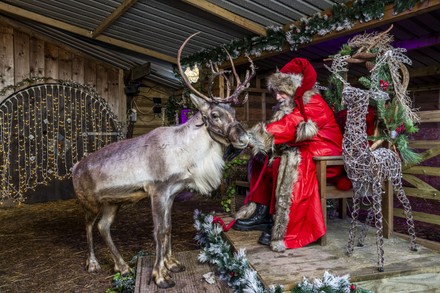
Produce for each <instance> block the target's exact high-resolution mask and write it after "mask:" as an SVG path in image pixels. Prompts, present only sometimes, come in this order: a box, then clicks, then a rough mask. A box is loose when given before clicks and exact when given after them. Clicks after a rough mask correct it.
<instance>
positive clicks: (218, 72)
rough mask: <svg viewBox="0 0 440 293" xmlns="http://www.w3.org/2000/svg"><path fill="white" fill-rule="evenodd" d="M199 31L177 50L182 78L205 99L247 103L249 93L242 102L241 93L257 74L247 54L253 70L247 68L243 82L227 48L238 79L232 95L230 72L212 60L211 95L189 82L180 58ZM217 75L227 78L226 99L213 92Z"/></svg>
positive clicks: (209, 88) (237, 103)
mask: <svg viewBox="0 0 440 293" xmlns="http://www.w3.org/2000/svg"><path fill="white" fill-rule="evenodd" d="M199 33H200V32H197V33H194V34H192V35H191V36H189V37H188V38H187V39H186V40H185V41H184V42H183V44H182V45H181V46H180V48H179V51H178V52H177V66H178V68H179V73H180V75H181V76H182V79H183V81H184V82H185V84H186V86H187V87H188V88H189V89H190V90H191V91H192V92H193V93H195V94H197V95H198V96H200V97H201V98H203V99H205V100H206V101H208V102H215V103H233V104H235V105H240V104H244V103H246V101H247V99H248V94H247V93H246V96H245V97H244V99H243V100H242V101H241V102H240V100H239V99H238V97H239V96H240V95H241V93H242V92H243V91H245V90H246V89H248V88H249V85H250V81H251V79H252V78H253V77H254V76H255V73H256V72H255V66H254V63H253V62H252V59H251V58H249V56H247V58H248V60H249V62H250V64H251V65H250V69H251V72H250V73H249V70H246V77H245V80H244V82H241V81H240V78H239V76H238V74H237V71H236V70H235V66H234V62H233V60H232V57H231V55H230V54H229V52H228V51H227V50H226V49H225V51H226V54H227V55H228V57H229V61H230V62H231V68H232V73H233V76H234V78H235V80H236V82H237V86H236V88H235V90H234V92H233V93H232V95H231V94H230V93H231V83H230V81H229V79H228V78H227V76H226V73H228V71H224V70H219V68H218V66H217V65H215V64H213V63H212V62H211V70H212V75H211V77H210V79H209V84H208V95H209V97H208V96H206V95H204V94H202V93H201V92H199V91H198V90H196V89H195V88H194V87H193V86H192V85H191V83H190V82H189V80H188V78H187V77H186V75H185V73H184V72H183V69H182V65H181V64H180V59H181V55H182V51H183V48H184V47H185V45H186V44H187V43H188V41H189V40H190V39H191V38H192V37H194V36H195V35H198V34H199ZM217 76H223V77H224V78H225V80H226V98H224V99H221V98H220V97H215V96H214V95H213V94H212V86H213V84H214V79H215V78H216V77H217Z"/></svg>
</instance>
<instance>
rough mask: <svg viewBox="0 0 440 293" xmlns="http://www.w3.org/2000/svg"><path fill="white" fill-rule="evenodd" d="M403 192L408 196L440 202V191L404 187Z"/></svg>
mask: <svg viewBox="0 0 440 293" xmlns="http://www.w3.org/2000/svg"><path fill="white" fill-rule="evenodd" d="M403 190H404V191H405V194H406V195H407V196H412V197H418V198H426V199H433V200H440V191H438V190H425V189H420V188H413V187H404V188H403Z"/></svg>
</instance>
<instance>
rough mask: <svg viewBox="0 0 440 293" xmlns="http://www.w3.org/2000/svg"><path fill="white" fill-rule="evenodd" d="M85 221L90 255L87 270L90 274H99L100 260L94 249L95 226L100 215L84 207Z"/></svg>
mask: <svg viewBox="0 0 440 293" xmlns="http://www.w3.org/2000/svg"><path fill="white" fill-rule="evenodd" d="M84 213H85V219H86V237H87V245H88V249H89V254H88V256H87V260H86V269H87V271H88V272H89V273H93V272H97V271H99V270H100V269H101V267H100V266H99V263H98V260H97V259H96V257H95V250H94V248H93V226H94V225H95V221H96V218H97V217H98V214H96V213H94V212H92V211H90V210H89V209H87V208H85V207H84Z"/></svg>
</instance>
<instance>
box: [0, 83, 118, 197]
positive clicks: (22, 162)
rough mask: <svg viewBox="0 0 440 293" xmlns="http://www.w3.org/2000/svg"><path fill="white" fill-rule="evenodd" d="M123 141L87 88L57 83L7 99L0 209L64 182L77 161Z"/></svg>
mask: <svg viewBox="0 0 440 293" xmlns="http://www.w3.org/2000/svg"><path fill="white" fill-rule="evenodd" d="M41 80H46V79H44V78H43V79H41ZM31 83H32V81H25V82H22V83H20V84H22V85H24V84H31ZM11 89H16V88H10V87H9V88H8V89H7V90H11ZM2 92H3V91H2ZM122 138H124V137H123V133H122V129H121V125H120V123H119V122H118V120H117V118H116V116H115V115H114V114H113V112H112V111H111V109H110V107H109V105H108V103H107V102H106V101H105V100H104V99H103V98H101V97H100V96H99V95H98V94H97V93H96V91H95V90H94V89H92V88H90V87H87V86H84V85H81V84H78V83H76V82H69V81H62V80H58V81H57V83H47V84H38V85H32V86H29V87H28V88H25V89H22V90H20V91H18V92H16V93H14V94H12V95H11V96H9V97H7V98H6V99H5V100H4V101H3V102H2V103H1V104H0V188H1V190H0V204H2V203H3V202H4V201H5V200H12V201H14V202H18V203H21V202H23V201H24V200H25V193H26V192H27V191H28V190H35V188H36V187H37V185H47V184H48V183H49V182H50V181H51V180H54V179H59V180H62V179H66V178H69V177H70V176H71V169H72V166H73V165H74V164H75V163H76V162H78V161H79V160H80V159H81V158H83V157H84V156H86V155H87V154H88V153H91V152H93V151H95V150H97V149H99V148H101V147H102V146H104V145H106V144H109V143H111V142H113V141H116V140H119V139H122Z"/></svg>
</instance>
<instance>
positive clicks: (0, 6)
mask: <svg viewBox="0 0 440 293" xmlns="http://www.w3.org/2000/svg"><path fill="white" fill-rule="evenodd" d="M0 12H5V13H7V14H10V15H14V16H20V17H23V18H26V19H29V20H32V21H36V22H40V23H43V24H46V25H50V26H53V27H55V28H59V29H62V30H65V31H68V32H71V33H75V34H77V35H81V36H84V37H87V38H91V32H90V31H89V30H87V29H83V28H80V27H77V26H74V25H71V24H68V23H65V22H62V21H59V20H56V19H53V18H50V17H46V16H42V15H40V14H37V13H34V12H31V11H28V10H25V9H22V8H19V7H16V6H13V5H10V4H6V3H4V2H0ZM95 39H96V40H98V41H101V42H104V43H106V44H111V45H114V46H117V47H121V48H125V49H128V50H131V51H134V52H138V53H141V54H145V55H148V56H151V57H154V58H157V59H160V60H164V61H167V62H170V63H174V64H176V63H177V59H176V57H172V56H169V55H166V54H162V53H159V52H156V51H153V50H150V49H147V48H144V47H141V46H138V45H135V44H132V43H128V42H125V41H121V40H118V39H115V38H111V37H106V36H102V35H101V36H97V37H96V38H95Z"/></svg>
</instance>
